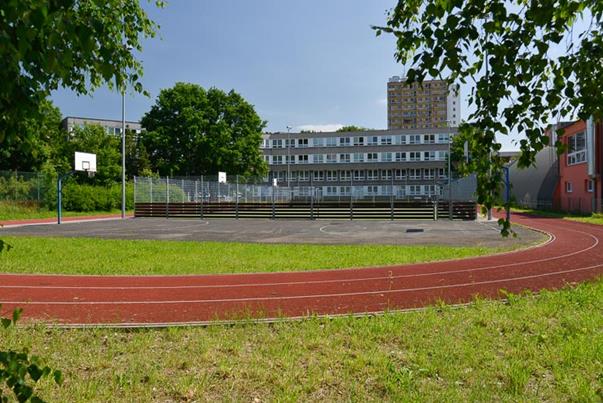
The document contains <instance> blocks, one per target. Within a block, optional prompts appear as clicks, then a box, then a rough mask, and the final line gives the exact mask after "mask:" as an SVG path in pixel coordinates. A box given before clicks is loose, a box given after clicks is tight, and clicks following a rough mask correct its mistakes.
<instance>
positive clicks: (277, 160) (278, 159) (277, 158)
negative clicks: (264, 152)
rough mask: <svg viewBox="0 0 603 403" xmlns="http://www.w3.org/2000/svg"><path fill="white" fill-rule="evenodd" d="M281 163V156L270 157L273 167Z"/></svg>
mask: <svg viewBox="0 0 603 403" xmlns="http://www.w3.org/2000/svg"><path fill="white" fill-rule="evenodd" d="M282 163H283V156H282V155H273V156H272V164H273V165H281V164H282Z"/></svg>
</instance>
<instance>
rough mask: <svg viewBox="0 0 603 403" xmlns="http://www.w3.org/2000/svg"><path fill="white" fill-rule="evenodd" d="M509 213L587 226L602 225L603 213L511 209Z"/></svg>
mask: <svg viewBox="0 0 603 403" xmlns="http://www.w3.org/2000/svg"><path fill="white" fill-rule="evenodd" d="M511 211H513V212H516V213H526V214H532V215H536V216H540V217H552V218H563V219H565V220H570V221H578V222H584V223H588V224H597V225H603V213H592V214H573V213H565V212H561V211H550V210H533V209H524V208H517V207H513V208H512V209H511Z"/></svg>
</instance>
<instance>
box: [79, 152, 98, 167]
mask: <svg viewBox="0 0 603 403" xmlns="http://www.w3.org/2000/svg"><path fill="white" fill-rule="evenodd" d="M75 170H76V171H86V172H96V154H90V153H81V152H78V151H76V152H75Z"/></svg>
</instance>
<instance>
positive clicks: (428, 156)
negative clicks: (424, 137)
mask: <svg viewBox="0 0 603 403" xmlns="http://www.w3.org/2000/svg"><path fill="white" fill-rule="evenodd" d="M435 159H436V153H435V151H425V152H424V153H423V160H424V161H435Z"/></svg>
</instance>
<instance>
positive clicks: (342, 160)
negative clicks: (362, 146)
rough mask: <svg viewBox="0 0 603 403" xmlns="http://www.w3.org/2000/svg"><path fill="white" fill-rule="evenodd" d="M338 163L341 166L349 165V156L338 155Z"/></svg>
mask: <svg viewBox="0 0 603 403" xmlns="http://www.w3.org/2000/svg"><path fill="white" fill-rule="evenodd" d="M339 162H340V163H342V164H349V163H350V154H339Z"/></svg>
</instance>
